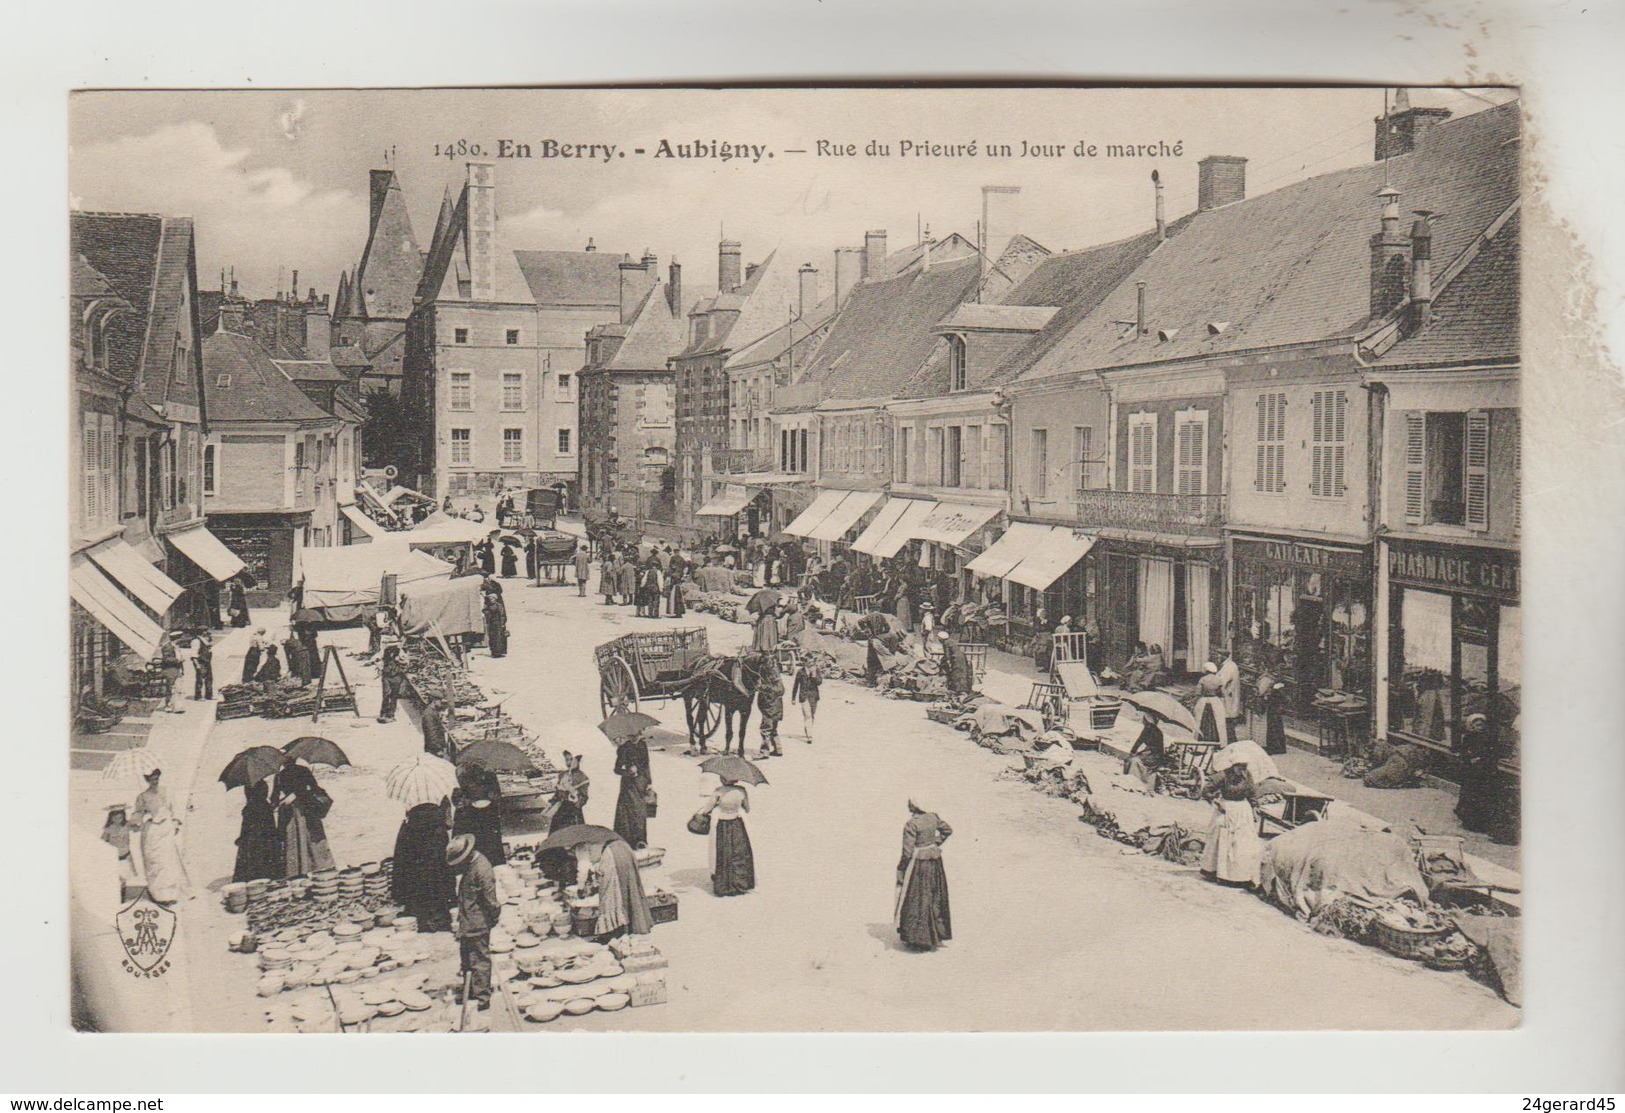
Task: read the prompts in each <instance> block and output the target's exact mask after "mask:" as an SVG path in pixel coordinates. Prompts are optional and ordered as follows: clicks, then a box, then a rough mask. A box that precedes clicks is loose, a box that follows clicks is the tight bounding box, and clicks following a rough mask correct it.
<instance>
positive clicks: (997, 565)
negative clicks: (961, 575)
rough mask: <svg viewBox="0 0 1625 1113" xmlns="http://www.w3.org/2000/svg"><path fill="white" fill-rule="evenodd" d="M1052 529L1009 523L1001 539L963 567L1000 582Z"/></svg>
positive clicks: (1051, 527)
mask: <svg viewBox="0 0 1625 1113" xmlns="http://www.w3.org/2000/svg"><path fill="white" fill-rule="evenodd" d="M1054 528H1055V527H1053V526H1041V525H1038V524H1036V523H1034V522H1011V523H1010V528H1009V529H1007V530H1005V531H1004V535H1003V536H1002V537H1000V538H999V539H998V540H997V541H995V542H993V544H991V545H989V546H988V547H987V551H986V552H984V553H981V554H980V555H978V556H977V557H976V559H975V560H973V561H971V562H970V563H969V564H967V565H966V566H965V567H966V568H968V569H969V570H970V571H971V572H973V573H975V574H976V575H978V576H985V577H987V578H988V579H993V580H1002V579H1004V578H1005V577H1006V576H1008V575H1009V574H1010V572H1011V571H1012V570H1013V569H1014V568H1015V567H1016V565H1018V564H1020V563H1021V562H1022V561H1023V560H1025V559H1026V557H1027V555H1028V554H1029V553H1031V552H1033V551H1035V549H1036V547H1037V545H1038V544H1039V543H1040V542H1041V541H1042V539H1043V538H1044V537H1046V536H1048V535H1049V532H1050V530H1052V529H1054Z"/></svg>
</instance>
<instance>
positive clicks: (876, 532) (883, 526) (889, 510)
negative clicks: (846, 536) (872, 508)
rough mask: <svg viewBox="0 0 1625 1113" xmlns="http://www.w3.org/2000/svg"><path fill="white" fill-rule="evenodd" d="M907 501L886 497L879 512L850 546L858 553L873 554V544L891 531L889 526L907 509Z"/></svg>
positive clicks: (895, 522)
mask: <svg viewBox="0 0 1625 1113" xmlns="http://www.w3.org/2000/svg"><path fill="white" fill-rule="evenodd" d="M908 503H909V500H908V499H887V500H886V505H885V506H882V507H881V508H880V513H878V514H876V515H875V516H874V520H873V521H871V522H870V523H869V524H868V525H867V526H865V527H864V530H863V532H862V533H860V534H858V539H857V540H856V541H854V542H852V547H853V548H854V549H856V550H857V551H858V552H860V553H868V554H869V555H870V556H874V555H875V546H876V545H878V544H880V542H881V541H883V540H884V539H885V537H886V535H887V534H888V533H890V532H891V528H892V527H893V526H895V525H896V524H897V519H899V518H901V517H902V516H903V511H905V510H907V509H908Z"/></svg>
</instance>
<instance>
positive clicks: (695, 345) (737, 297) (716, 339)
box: [681, 250, 800, 356]
mask: <svg viewBox="0 0 1625 1113" xmlns="http://www.w3.org/2000/svg"><path fill="white" fill-rule="evenodd" d="M777 257H778V251H777V250H774V251H772V252H769V253H768V256H767V258H766V259H763V260H762V262H761V263H760V264H759V265H758V266H757V267H755V269H753V270H752V271H751V273H750V277H749V278H747V279H745V281H744V283H743V284H741V285H740V287H739V289H737V290H733V291H730V292H728V293H719V294H715V295H713V296H711V297H709V298H706V299H704V300H703V301H700V302H698V303H697V304H696V305H695V306H694V308H693V309H691V310H689V313H690V315H692V314H696V313H703V314H708V315H712V314H717V313H721V312H724V311H731V312H732V313H733V314H735V315H734V316H731V317H729V316H723V317H717V316H710V317H709V319H708V322H707V328H706V332H705V337H704V339H702V340H698V341H694V342H691V343H690V344H689V345H688V346H687V347H686V348H684V349H683V351H682V352H681V354H682V355H685V356H693V355H704V354H705V353H708V352H721V351H726V350H728V349H729V348H730V347H731V345H730V344H729V341H730V340H732V339H733V338H734V336H735V334H736V333H737V335H738V338H739V343H741V344H749V343H751V342H753V341H755V340H758V339H760V338H761V337H763V336H765V335H767V334H768V333H769V332H772V331H773V329H774V328H775V327H777V326H778V325H779V324H780V323H781V322H782V321H784V320H785V317H784V316H783V315H780V316H776V317H773V318H772V319H771V320H769V319H768V318H767V316H766V311H765V310H760V309H759V310H758V311H756V312H753V313H752V314H750V319H748V320H747V315H746V310H747V309H749V308H750V307H751V305H752V304H753V303H756V304H758V305H765V304H767V303H766V301H763V302H759V303H758V302H757V299H756V297H755V295H756V293H757V291H758V290H762V289H763V283H764V282H766V281H767V280H768V277H769V275H771V276H772V278H773V282H772V286H773V288H774V290H775V291H776V293H775V294H774V295H772V296H771V300H772V301H780V300H781V299H780V298H779V297H778V296H777V293H783V295H784V298H783V299H782V300H783V301H784V304H785V305H789V304H790V303H791V301H793V300H794V299H795V297H799V296H800V295H799V288H798V290H797V293H796V294H794V295H792V294H791V293H790V289H789V285H788V284H787V283H785V282H784V281H783V279H784V274H783V273H782V272H783V271H785V270H788V269H789V268H777V269H776V268H774V266H773V262H774V260H775V259H776V258H777ZM763 294H764V298H765V297H767V296H768V295H767V291H765V290H764V291H763ZM741 326H743V327H741Z"/></svg>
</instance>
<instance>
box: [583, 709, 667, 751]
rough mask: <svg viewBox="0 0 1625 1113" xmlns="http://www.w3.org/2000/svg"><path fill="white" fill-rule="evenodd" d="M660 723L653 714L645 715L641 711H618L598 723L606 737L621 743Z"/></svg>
mask: <svg viewBox="0 0 1625 1113" xmlns="http://www.w3.org/2000/svg"><path fill="white" fill-rule="evenodd" d="M659 725H660V720H659V719H657V718H655V717H654V716H653V715H645V714H644V713H643V712H641V711H617V712H615V714H613V715H611V716H610V717H609V718H607V719H605V720H604V721H603V722H601V723H599V724H598V729H599V730H601V731H603V732H604V737H606V738H608V739H609V740H610V741H611V742H615V743H619V742H621V741H622V740H623V739H627V738H631V737H632V736H633V735H637V734H642V733H643V732H644V731H646V730H648V729H649V728H650V727H657V726H659Z"/></svg>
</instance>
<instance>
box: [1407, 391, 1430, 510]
mask: <svg viewBox="0 0 1625 1113" xmlns="http://www.w3.org/2000/svg"><path fill="white" fill-rule="evenodd" d="M1426 490H1427V415H1426V414H1422V413H1407V414H1406V415H1405V523H1406V524H1407V525H1413V526H1419V525H1421V524H1422V520H1423V511H1424V509H1425V506H1426Z"/></svg>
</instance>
